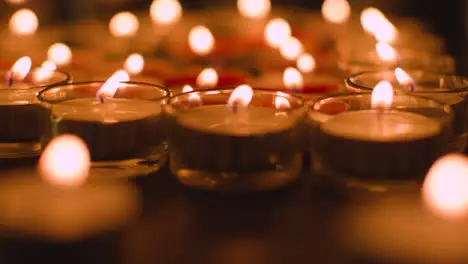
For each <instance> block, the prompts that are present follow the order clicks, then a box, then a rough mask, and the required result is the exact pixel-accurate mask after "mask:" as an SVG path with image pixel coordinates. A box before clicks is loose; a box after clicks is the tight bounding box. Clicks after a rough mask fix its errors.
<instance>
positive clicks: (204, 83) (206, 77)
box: [197, 68, 219, 88]
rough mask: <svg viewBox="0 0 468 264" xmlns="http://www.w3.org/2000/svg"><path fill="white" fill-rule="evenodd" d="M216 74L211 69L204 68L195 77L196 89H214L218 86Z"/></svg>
mask: <svg viewBox="0 0 468 264" xmlns="http://www.w3.org/2000/svg"><path fill="white" fill-rule="evenodd" d="M218 79H219V77H218V73H217V72H216V70H215V69H213V68H206V69H204V70H203V71H201V72H200V74H199V75H198V77H197V87H203V88H214V87H216V86H217V85H218Z"/></svg>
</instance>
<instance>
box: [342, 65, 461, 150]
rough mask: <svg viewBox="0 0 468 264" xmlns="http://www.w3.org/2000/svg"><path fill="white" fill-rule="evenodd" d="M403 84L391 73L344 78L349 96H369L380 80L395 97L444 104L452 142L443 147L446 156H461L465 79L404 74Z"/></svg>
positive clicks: (414, 72) (415, 72)
mask: <svg viewBox="0 0 468 264" xmlns="http://www.w3.org/2000/svg"><path fill="white" fill-rule="evenodd" d="M400 74H405V76H404V77H405V80H403V81H402V80H401V77H400V81H398V78H397V72H395V71H393V70H383V71H371V72H362V73H358V74H355V75H352V76H350V77H348V78H346V80H345V83H346V87H347V89H348V90H349V91H351V92H371V91H372V90H373V89H374V87H375V86H376V85H377V84H378V83H379V82H380V81H382V80H386V81H388V82H390V83H391V84H392V86H393V87H395V88H397V89H396V91H397V93H412V94H414V95H417V96H422V97H426V98H431V99H433V100H436V101H439V102H441V103H444V104H447V105H449V106H450V107H451V108H452V111H453V115H454V118H453V123H452V131H453V138H449V142H447V146H448V148H449V151H450V152H463V151H465V149H466V145H467V138H468V132H467V130H468V103H467V95H468V78H466V77H461V76H456V75H453V74H445V73H438V72H431V71H425V70H406V71H405V72H404V73H400Z"/></svg>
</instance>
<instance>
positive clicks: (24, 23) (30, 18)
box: [8, 8, 39, 36]
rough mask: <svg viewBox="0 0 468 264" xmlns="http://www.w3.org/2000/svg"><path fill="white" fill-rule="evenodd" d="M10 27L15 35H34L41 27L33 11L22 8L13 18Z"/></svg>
mask: <svg viewBox="0 0 468 264" xmlns="http://www.w3.org/2000/svg"><path fill="white" fill-rule="evenodd" d="M8 26H9V28H10V32H11V33H13V34H16V35H23V36H27V35H33V34H34V33H36V30H37V28H38V27H39V19H38V18H37V16H36V14H35V13H34V12H33V11H32V10H30V9H27V8H22V9H20V10H18V11H16V12H15V13H14V14H13V16H11V18H10V22H9V24H8Z"/></svg>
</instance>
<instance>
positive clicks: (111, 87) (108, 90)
mask: <svg viewBox="0 0 468 264" xmlns="http://www.w3.org/2000/svg"><path fill="white" fill-rule="evenodd" d="M129 80H130V76H129V75H128V73H127V72H126V71H124V70H120V71H117V72H115V73H114V74H113V75H112V76H111V77H110V78H109V79H107V81H106V82H105V83H104V84H103V85H102V86H101V88H100V89H99V90H98V91H97V93H96V98H98V99H102V98H109V97H114V95H115V93H116V92H117V90H118V89H119V85H120V83H121V82H128V81H129Z"/></svg>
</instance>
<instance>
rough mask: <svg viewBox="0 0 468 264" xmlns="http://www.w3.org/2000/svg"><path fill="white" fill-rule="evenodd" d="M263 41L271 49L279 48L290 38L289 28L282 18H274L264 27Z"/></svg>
mask: <svg viewBox="0 0 468 264" xmlns="http://www.w3.org/2000/svg"><path fill="white" fill-rule="evenodd" d="M264 34H265V41H266V43H267V44H268V45H269V46H270V47H272V48H279V47H280V46H281V45H282V44H283V43H285V42H286V41H287V40H288V39H289V38H290V37H291V26H289V23H288V22H287V21H286V20H284V19H283V18H274V19H272V20H270V22H268V24H267V25H266V27H265V32H264Z"/></svg>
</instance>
